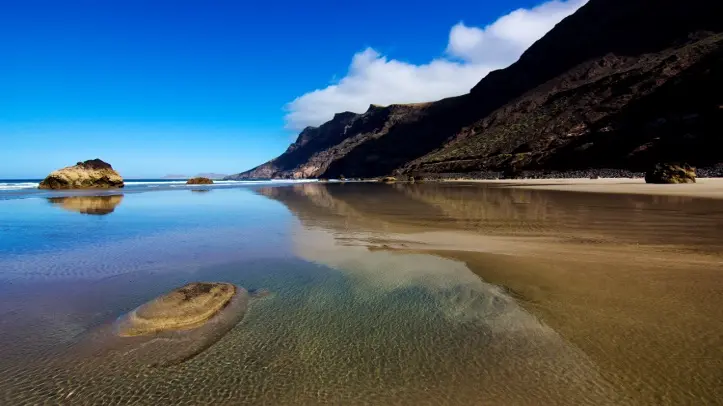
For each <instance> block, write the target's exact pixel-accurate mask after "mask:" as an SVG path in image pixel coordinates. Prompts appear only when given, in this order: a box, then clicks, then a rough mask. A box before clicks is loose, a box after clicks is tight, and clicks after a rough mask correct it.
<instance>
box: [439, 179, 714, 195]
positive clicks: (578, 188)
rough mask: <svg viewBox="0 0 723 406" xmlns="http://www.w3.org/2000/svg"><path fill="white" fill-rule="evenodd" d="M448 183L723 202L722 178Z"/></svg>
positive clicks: (524, 180)
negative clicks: (670, 181)
mask: <svg viewBox="0 0 723 406" xmlns="http://www.w3.org/2000/svg"><path fill="white" fill-rule="evenodd" d="M445 182H451V183H459V182H465V183H466V182H473V183H485V184H490V185H500V186H504V187H514V188H522V189H536V190H557V191H567V192H590V193H623V194H638V195H651V196H688V197H704V198H713V199H723V178H698V179H697V180H696V183H692V184H681V185H654V184H648V183H645V180H644V179H641V178H635V179H630V178H600V179H582V178H580V179H574V178H573V179H514V180H508V179H500V180H448V181H445Z"/></svg>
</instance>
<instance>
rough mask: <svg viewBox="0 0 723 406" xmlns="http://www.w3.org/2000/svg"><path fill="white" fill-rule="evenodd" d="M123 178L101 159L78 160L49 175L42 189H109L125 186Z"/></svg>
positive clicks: (40, 186) (41, 185)
mask: <svg viewBox="0 0 723 406" xmlns="http://www.w3.org/2000/svg"><path fill="white" fill-rule="evenodd" d="M123 186H124V183H123V178H122V177H121V176H120V175H119V174H118V172H116V171H115V170H113V167H112V166H110V164H109V163H107V162H103V161H101V160H100V159H91V160H88V161H85V162H78V163H77V164H75V166H68V167H65V168H62V169H58V170H57V171H53V172H52V173H51V174H50V175H48V176H47V177H46V178H45V179H44V180H43V181H42V182H40V185H39V186H38V187H39V188H40V189H108V188H120V187H123Z"/></svg>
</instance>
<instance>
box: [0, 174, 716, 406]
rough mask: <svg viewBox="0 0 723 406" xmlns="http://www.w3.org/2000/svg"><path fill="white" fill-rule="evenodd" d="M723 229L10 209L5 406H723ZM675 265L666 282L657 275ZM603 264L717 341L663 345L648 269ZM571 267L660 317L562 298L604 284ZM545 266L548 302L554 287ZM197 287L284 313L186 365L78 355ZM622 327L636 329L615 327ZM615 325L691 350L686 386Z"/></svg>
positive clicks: (589, 220)
mask: <svg viewBox="0 0 723 406" xmlns="http://www.w3.org/2000/svg"><path fill="white" fill-rule="evenodd" d="M722 229H723V214H722V211H721V205H720V203H718V202H717V201H708V200H697V199H687V198H677V199H672V198H671V199H668V198H662V197H657V198H653V197H645V196H634V197H630V196H624V197H621V196H606V195H594V196H592V195H585V194H565V193H555V192H541V191H540V192H537V191H520V190H511V189H501V188H489V187H484V186H479V185H438V184H429V185H377V184H373V185H372V184H330V185H329V184H327V185H325V184H303V185H295V186H274V187H266V186H263V187H262V186H245V187H237V188H218V189H214V190H211V191H209V192H206V193H194V192H191V191H188V190H174V191H154V192H144V193H128V194H125V195H124V196H123V197H122V198H121V199H98V198H92V197H88V198H86V199H78V198H77V197H76V198H74V200H73V199H71V200H62V199H50V200H49V199H46V198H23V199H13V200H5V201H1V202H0V238H1V240H0V241H2V244H0V280H1V281H0V282H1V283H0V354H2V357H0V396H1V397H0V403H1V404H13V405H16V404H53V405H54V404H129V403H135V404H189V405H199V404H385V405H386V404H414V405H418V404H570V405H580V404H626V403H630V404H681V403H699V402H702V404H705V403H707V404H712V403H715V402H716V401H720V399H719V396H721V395H722V394H721V392H720V388H719V387H717V386H716V385H717V383H718V382H719V381H718V379H720V378H723V373H721V374H720V375H719V376H716V372H723V368H719V367H721V366H722V365H723V364H721V363H720V362H719V361H720V359H717V358H718V357H721V356H723V354H722V353H721V351H720V349H721V348H722V347H723V334H722V331H723V328H721V326H720V325H717V327H716V325H715V324H714V323H713V321H712V320H713V319H715V318H717V317H719V316H723V314H721V310H720V309H723V306H720V298H721V293H723V292H721V285H720V283H721V282H723V280H721V279H720V278H719V275H720V267H719V266H720V264H721V262H720V259H719V258H718V257H717V254H716V253H717V252H720V248H721V246H720V244H721V241H722V239H721V237H723V235H721V233H723V231H722ZM581 247H582V249H584V250H585V251H586V252H587V253H588V254H589V255H590V256H589V257H588V258H595V260H594V263H595V264H597V265H595V264H592V263H591V262H589V261H588V263H587V264H586V265H584V267H583V269H581V270H580V268H579V261H580V260H581V259H580V258H578V257H577V256H575V255H573V254H571V252H579V250H580V249H581ZM631 247H632V248H631ZM610 249H612V250H613V251H612V252H613V254H611V251H610ZM556 250H557V252H558V253H556ZM560 253H562V254H560ZM670 253H674V254H675V255H676V260H675V261H672V262H671V261H669V259H668V258H667V257H666V255H668V254H670ZM548 254H549V255H548ZM641 258H642V260H641ZM576 261H578V262H576ZM655 261H662V262H663V263H665V264H666V265H665V267H661V269H664V270H666V271H665V272H661V273H651V271H650V267H653V266H655V264H656V262H655ZM716 261H718V262H716ZM571 264H572V265H571ZM600 264H603V265H606V266H605V267H604V268H605V269H607V268H609V267H610V266H616V267H618V268H621V269H627V270H628V271H630V272H636V271H638V272H642V273H643V275H645V277H646V278H647V279H646V280H644V282H646V286H647V285H650V284H652V285H653V286H654V287H655V286H658V287H660V291H665V290H667V291H673V290H676V289H678V290H682V293H681V292H675V293H674V292H671V293H669V296H670V297H671V298H672V299H671V300H673V299H675V300H674V301H668V300H660V301H659V303H654V305H651V306H649V307H650V308H660V309H661V310H660V311H661V312H663V313H664V312H669V311H670V310H671V309H672V308H675V309H678V311H679V312H681V313H683V315H684V316H685V317H686V318H687V319H690V318H691V317H693V320H694V321H695V322H696V323H697V324H698V325H704V326H705V329H701V330H696V329H693V330H687V331H689V332H690V334H687V335H681V334H680V329H681V327H684V324H683V321H680V322H674V323H673V324H672V325H670V323H662V324H663V325H664V327H665V328H658V329H655V330H652V329H651V328H649V325H648V324H645V323H644V322H643V321H645V320H643V319H645V318H646V317H649V318H652V319H653V320H655V319H656V317H658V316H661V315H656V314H647V313H644V311H645V310H646V309H648V307H646V306H647V305H648V303H647V302H645V300H646V299H648V296H649V295H650V294H651V292H650V291H647V290H645V289H648V288H649V287H646V288H643V287H640V288H639V291H638V294H637V296H636V291H635V289H638V288H635V286H638V285H636V284H635V278H634V277H632V280H631V276H630V272H625V273H624V274H623V275H621V278H620V279H621V286H618V285H617V284H616V282H615V275H612V274H608V273H605V272H602V271H599V270H597V268H596V266H600ZM566 266H568V267H569V266H578V268H577V269H578V270H579V272H578V273H584V272H586V271H587V270H588V269H589V272H590V275H589V279H590V280H591V281H594V283H595V286H596V287H597V290H598V291H601V290H607V291H608V293H609V294H606V295H603V296H602V297H604V298H608V297H609V298H614V299H615V303H619V304H620V303H623V304H624V303H625V302H624V301H623V302H621V301H620V300H618V299H619V298H618V297H616V296H615V294H614V292H617V291H621V292H624V294H625V296H626V297H631V298H632V299H640V300H643V302H639V303H637V305H638V306H639V309H629V308H627V309H626V308H624V307H623V308H619V307H618V308H615V307H613V306H611V305H610V303H609V302H606V301H604V300H600V301H597V300H596V299H597V297H596V296H595V295H594V294H589V292H588V291H574V292H570V291H564V290H555V289H556V287H558V286H563V287H564V286H565V285H566V284H568V285H571V286H568V287H569V288H573V287H575V288H576V289H577V288H580V289H581V287H584V286H585V284H584V283H580V282H579V281H576V280H573V279H570V278H569V275H563V276H560V277H556V276H555V275H556V273H555V272H562V271H561V270H564V269H566V268H565V267H566ZM686 267H695V269H696V272H698V273H697V274H696V273H694V272H690V273H689V274H688V276H689V279H692V280H693V281H694V282H695V283H692V284H679V282H678V281H677V280H674V279H673V278H672V276H671V275H675V274H676V273H675V272H676V270H686V269H688V268H686ZM716 267H718V268H716ZM656 269H657V268H656ZM541 270H542V271H545V272H546V273H545V275H546V277H550V278H553V279H551V280H547V282H548V283H550V286H547V285H545V284H544V283H541V282H540V277H539V274H538V273H539V271H541ZM523 276H524V277H523ZM554 278H557V279H554ZM197 280H208V281H225V282H232V283H236V284H238V285H240V286H244V287H246V288H248V289H260V288H266V289H269V290H270V291H271V292H272V295H271V296H269V297H267V298H264V299H263V300H258V301H255V302H252V303H251V305H250V307H249V311H248V313H247V314H246V316H245V318H244V319H243V320H242V321H241V322H240V323H239V325H238V326H236V328H234V329H232V330H231V331H230V332H229V333H228V334H226V335H225V336H224V337H222V338H221V339H220V340H219V341H218V342H217V343H216V344H214V345H212V346H211V347H210V348H209V349H207V350H206V351H204V352H202V353H201V354H199V355H197V356H196V357H194V358H192V359H190V360H188V361H186V362H184V363H182V364H179V365H174V366H170V367H164V368H147V367H143V366H141V365H138V363H137V362H136V361H134V360H132V358H124V357H113V356H99V357H95V358H81V357H78V356H77V355H76V354H77V353H76V352H75V351H74V350H75V349H77V346H78V345H79V343H80V345H82V343H83V338H84V337H86V336H87V335H88V334H89V332H92V331H95V330H94V329H97V328H99V326H103V325H104V324H105V323H108V322H109V321H112V320H114V319H115V318H117V317H118V316H120V315H122V314H124V313H125V312H128V311H130V310H132V309H133V308H135V307H137V306H138V305H140V304H142V303H144V302H146V301H148V300H150V299H152V298H154V297H155V296H158V295H160V294H163V293H165V292H167V291H169V290H171V289H174V288H176V287H178V286H181V285H183V284H185V283H187V282H191V281H197ZM666 280H667V281H669V282H670V284H669V285H666ZM601 281H605V282H604V283H601ZM638 282H639V281H638ZM573 283H574V284H575V285H574V286H572V284H573ZM606 284H607V285H606ZM622 284H624V285H626V286H628V288H627V290H626V289H623V288H624V286H622ZM630 287H632V288H630ZM652 293H659V291H656V292H652ZM586 294H587V296H585V295H586ZM580 295H583V296H584V297H586V298H587V299H588V300H587V302H585V303H583V305H580V302H579V300H580V298H579V296H580ZM716 301H717V302H716ZM560 303H570V307H565V306H563V305H561V304H560ZM641 311H643V313H642V314H641ZM636 317H638V318H640V319H641V322H640V323H637V322H636ZM696 317H697V318H696ZM611 318H614V319H615V320H625V321H626V322H627V323H628V324H626V325H625V326H627V329H626V328H623V329H622V330H620V325H619V324H617V325H616V324H614V323H609V322H604V320H607V319H611ZM673 319H675V318H673ZM646 320H647V319H646ZM718 320H720V319H718ZM674 321H675V320H674ZM675 323H678V324H677V325H676V324H675ZM596 325H598V326H599V327H600V328H599V329H597V330H596V329H595V328H594V326H596ZM585 327H587V329H586V328H585ZM615 328H617V329H618V331H619V332H622V333H624V336H625V337H627V340H628V342H629V343H633V344H634V343H636V342H637V341H639V340H645V339H646V338H647V337H649V336H648V335H646V332H647V331H648V330H652V331H653V333H654V334H655V336H656V337H658V338H659V339H660V341H661V342H664V341H665V340H666V338H670V340H671V341H673V342H674V343H675V346H674V347H665V346H662V347H661V343H660V342H657V341H654V342H648V346H653V350H654V351H655V352H656V353H657V352H659V351H661V350H666V351H669V353H672V351H674V353H675V357H677V358H678V359H680V360H681V361H679V362H678V364H680V365H681V374H676V373H675V371H670V370H668V371H667V374H666V375H667V376H673V377H677V376H679V375H680V376H681V377H679V378H676V379H672V380H671V379H662V378H661V376H660V374H659V372H658V371H657V370H656V369H655V367H656V365H657V364H660V362H662V361H660V360H659V359H657V358H655V357H652V356H647V355H646V353H645V352H644V351H643V352H640V351H639V349H640V348H639V347H636V346H635V345H632V344H628V343H627V342H624V341H621V342H616V341H615V340H619V339H621V336H619V335H615V334H612V333H611V331H609V330H615ZM576 331H586V332H588V334H589V335H588V336H587V337H580V335H579V334H576V333H575V332H576ZM590 334H592V335H596V336H598V338H597V340H598V341H600V342H602V343H603V344H605V343H611V342H616V344H615V345H616V346H617V347H619V348H620V350H619V351H621V352H623V353H624V354H622V355H620V354H613V353H609V354H608V357H607V358H609V359H611V360H617V359H618V358H619V357H622V356H625V357H627V358H630V357H631V356H632V354H633V353H636V354H639V357H638V358H636V359H635V363H636V365H637V364H642V365H645V367H644V368H643V369H642V370H641V369H640V368H637V366H636V367H633V366H631V365H628V364H627V363H625V362H614V361H611V362H608V359H607V358H606V357H605V356H601V355H600V354H601V353H604V352H605V351H609V347H605V346H604V345H603V344H599V345H597V344H596V345H591V344H590V345H589V343H595V342H596V341H595V340H596V338H595V337H592V336H591V335H590ZM636 340H637V341H636ZM655 346H658V347H655ZM640 347H642V346H640ZM701 356H702V357H707V360H704V359H702V358H701ZM686 357H698V358H697V359H699V360H700V361H699V362H698V363H697V364H691V363H690V362H688V361H689V360H687V359H686ZM716 362H718V363H717V364H716ZM698 364H700V365H698ZM638 366H639V365H638ZM666 367H668V365H666ZM645 368H648V369H649V373H648V374H646V373H645ZM686 376H689V377H692V378H691V379H695V380H696V382H697V383H696V384H695V385H691V384H690V382H688V381H686V380H685V379H686V378H685V377H686Z"/></svg>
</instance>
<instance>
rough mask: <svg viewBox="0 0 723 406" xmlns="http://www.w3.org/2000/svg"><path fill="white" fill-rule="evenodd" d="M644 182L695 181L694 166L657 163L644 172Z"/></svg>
mask: <svg viewBox="0 0 723 406" xmlns="http://www.w3.org/2000/svg"><path fill="white" fill-rule="evenodd" d="M645 182H646V183H695V168H693V167H692V166H690V165H686V164H657V165H655V168H653V169H651V170H649V171H648V172H646V173H645Z"/></svg>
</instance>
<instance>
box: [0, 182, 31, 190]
mask: <svg viewBox="0 0 723 406" xmlns="http://www.w3.org/2000/svg"><path fill="white" fill-rule="evenodd" d="M37 187H38V182H0V190H20V189H36V188H37Z"/></svg>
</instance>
